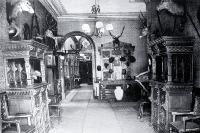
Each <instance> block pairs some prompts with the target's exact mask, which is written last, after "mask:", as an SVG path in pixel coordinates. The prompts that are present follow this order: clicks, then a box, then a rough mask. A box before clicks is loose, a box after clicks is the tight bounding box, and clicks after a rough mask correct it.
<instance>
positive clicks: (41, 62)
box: [40, 59, 46, 82]
mask: <svg viewBox="0 0 200 133" xmlns="http://www.w3.org/2000/svg"><path fill="white" fill-rule="evenodd" d="M40 69H41V76H42V82H46V80H45V77H46V76H45V64H44V60H43V59H41V60H40Z"/></svg>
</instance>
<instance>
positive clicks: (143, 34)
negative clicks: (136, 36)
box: [138, 11, 151, 38]
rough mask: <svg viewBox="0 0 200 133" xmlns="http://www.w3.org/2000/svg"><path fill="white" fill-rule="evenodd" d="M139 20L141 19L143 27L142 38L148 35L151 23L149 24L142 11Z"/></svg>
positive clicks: (141, 27)
mask: <svg viewBox="0 0 200 133" xmlns="http://www.w3.org/2000/svg"><path fill="white" fill-rule="evenodd" d="M138 17H139V21H140V25H141V26H140V29H141V35H140V38H142V37H144V36H147V35H148V34H149V32H150V28H151V23H150V24H149V25H148V23H147V18H146V17H145V16H144V14H143V13H142V12H141V11H140V14H139V16H138Z"/></svg>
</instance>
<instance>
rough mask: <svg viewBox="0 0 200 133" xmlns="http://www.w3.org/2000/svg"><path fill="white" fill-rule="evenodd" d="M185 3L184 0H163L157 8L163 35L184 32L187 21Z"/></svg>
mask: <svg viewBox="0 0 200 133" xmlns="http://www.w3.org/2000/svg"><path fill="white" fill-rule="evenodd" d="M184 3H185V2H184V0H183V2H177V0H161V2H160V4H159V5H158V6H157V9H156V10H157V17H158V24H159V26H160V31H161V35H167V36H168V35H181V34H182V33H183V31H184V25H185V23H186V21H187V16H186V9H185V5H184Z"/></svg>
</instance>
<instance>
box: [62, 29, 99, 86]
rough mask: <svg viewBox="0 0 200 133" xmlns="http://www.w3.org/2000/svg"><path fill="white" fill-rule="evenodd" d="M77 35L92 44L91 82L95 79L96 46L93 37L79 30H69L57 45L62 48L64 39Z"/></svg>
mask: <svg viewBox="0 0 200 133" xmlns="http://www.w3.org/2000/svg"><path fill="white" fill-rule="evenodd" d="M77 36H80V37H83V38H85V39H86V40H87V41H88V42H89V44H90V45H91V46H92V50H93V52H92V71H93V73H92V78H93V83H94V82H95V81H96V46H95V43H94V41H93V39H92V38H91V37H90V36H88V35H87V34H85V33H83V32H81V31H73V32H69V33H67V34H66V35H65V36H64V37H63V38H62V41H61V45H60V46H59V50H62V48H63V47H64V45H65V41H66V40H67V39H68V38H73V37H77ZM77 44H78V45H80V44H79V43H77ZM77 47H78V48H81V47H82V46H77Z"/></svg>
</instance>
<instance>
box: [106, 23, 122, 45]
mask: <svg viewBox="0 0 200 133" xmlns="http://www.w3.org/2000/svg"><path fill="white" fill-rule="evenodd" d="M124 29H125V26H124V27H123V29H122V32H121V34H120V35H118V36H114V35H113V34H112V33H111V31H109V34H110V36H111V37H112V38H113V47H114V48H115V47H116V45H118V46H117V47H119V46H120V41H119V38H120V37H121V36H122V34H123V32H124Z"/></svg>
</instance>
